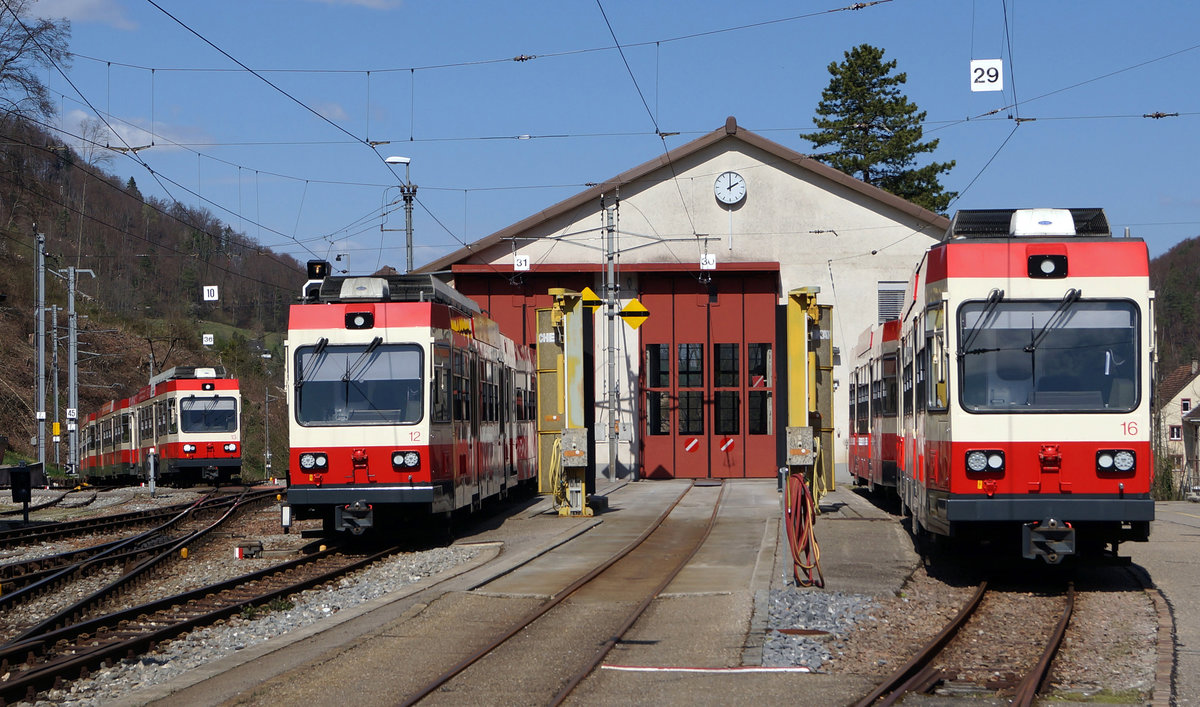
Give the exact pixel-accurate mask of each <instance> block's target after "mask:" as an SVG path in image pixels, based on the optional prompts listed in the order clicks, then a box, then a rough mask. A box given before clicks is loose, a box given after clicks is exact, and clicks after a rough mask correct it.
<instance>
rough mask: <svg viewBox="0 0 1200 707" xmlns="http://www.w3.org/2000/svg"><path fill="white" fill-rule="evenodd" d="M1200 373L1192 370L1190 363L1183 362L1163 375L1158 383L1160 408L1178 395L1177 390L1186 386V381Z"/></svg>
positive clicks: (1193, 378)
mask: <svg viewBox="0 0 1200 707" xmlns="http://www.w3.org/2000/svg"><path fill="white" fill-rule="evenodd" d="M1198 375H1200V373H1197V372H1194V371H1193V370H1192V364H1190V363H1185V364H1183V365H1182V366H1179V367H1178V368H1176V369H1175V370H1173V371H1171V372H1170V373H1168V374H1167V375H1165V376H1163V379H1162V381H1160V382H1159V384H1158V403H1159V405H1158V407H1159V409H1160V410H1161V409H1162V408H1163V407H1164V406H1166V405H1167V404H1168V403H1170V402H1171V401H1172V400H1174V399H1175V396H1176V395H1179V391H1181V390H1183V389H1184V388H1185V387H1187V384H1188V383H1191V382H1192V381H1193V380H1195V378H1196V376H1198Z"/></svg>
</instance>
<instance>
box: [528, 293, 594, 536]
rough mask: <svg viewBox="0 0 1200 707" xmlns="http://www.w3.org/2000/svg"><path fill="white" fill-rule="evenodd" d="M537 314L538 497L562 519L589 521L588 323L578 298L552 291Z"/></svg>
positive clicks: (570, 294)
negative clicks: (547, 497)
mask: <svg viewBox="0 0 1200 707" xmlns="http://www.w3.org/2000/svg"><path fill="white" fill-rule="evenodd" d="M550 295H551V296H552V297H553V298H554V304H553V305H552V306H550V307H547V308H539V309H538V310H537V328H538V339H537V341H538V345H537V375H538V380H537V383H538V392H537V404H538V491H539V492H540V493H543V494H553V496H554V507H555V508H556V509H557V510H558V514H559V515H560V516H590V515H592V509H591V508H589V507H588V505H587V499H588V489H587V478H588V446H589V444H588V435H587V426H586V424H585V417H584V414H585V408H584V401H585V396H584V392H585V391H584V356H583V346H584V335H583V325H584V317H586V316H588V315H589V312H588V310H587V308H586V307H585V306H584V305H583V304H582V303H581V299H580V293H578V292H573V291H571V290H565V289H562V288H552V289H551V290H550Z"/></svg>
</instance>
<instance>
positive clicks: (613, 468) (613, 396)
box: [604, 202, 620, 481]
mask: <svg viewBox="0 0 1200 707" xmlns="http://www.w3.org/2000/svg"><path fill="white" fill-rule="evenodd" d="M616 210H617V204H616V202H614V203H613V205H612V206H609V207H608V208H606V209H605V210H604V212H605V220H606V222H607V223H606V224H605V230H606V232H607V238H606V240H605V246H604V251H605V257H606V258H607V260H608V266H607V268H606V269H605V280H606V282H605V292H606V294H605V301H606V304H607V313H608V351H607V354H608V472H607V473H606V474H605V478H606V479H607V480H608V481H616V480H617V434H618V431H619V430H620V421H619V416H618V409H617V408H618V403H619V399H620V386H619V384H618V382H617V276H616V252H617V249H616V232H617V228H616V223H615V222H616Z"/></svg>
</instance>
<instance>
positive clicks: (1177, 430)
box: [1171, 425, 1183, 442]
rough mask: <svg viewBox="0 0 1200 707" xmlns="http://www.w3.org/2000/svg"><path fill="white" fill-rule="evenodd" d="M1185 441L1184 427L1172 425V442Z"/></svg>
mask: <svg viewBox="0 0 1200 707" xmlns="http://www.w3.org/2000/svg"><path fill="white" fill-rule="evenodd" d="M1181 439H1183V425H1171V441H1172V442H1178V441H1179V440H1181Z"/></svg>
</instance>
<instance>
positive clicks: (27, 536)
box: [0, 492, 273, 549]
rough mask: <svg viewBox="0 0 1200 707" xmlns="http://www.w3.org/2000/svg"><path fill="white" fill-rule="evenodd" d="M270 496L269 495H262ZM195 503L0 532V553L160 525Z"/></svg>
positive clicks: (212, 500) (211, 500) (213, 498)
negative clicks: (61, 540) (90, 535)
mask: <svg viewBox="0 0 1200 707" xmlns="http://www.w3.org/2000/svg"><path fill="white" fill-rule="evenodd" d="M263 493H273V492H263ZM222 498H228V496H224V497H223V496H219V495H217V494H215V493H212V494H209V495H207V496H205V497H204V499H202V500H203V505H201V506H200V508H201V509H203V508H204V507H205V506H206V505H209V504H212V505H220V504H221V503H222V501H221V499H222ZM195 504H196V502H194V501H193V502H188V503H177V504H173V505H170V506H163V507H161V508H152V509H148V510H144V511H130V512H128V513H115V514H112V515H102V516H93V517H90V518H81V519H79V520H70V521H61V522H54V523H42V524H36V525H35V524H30V525H27V526H22V527H18V528H8V529H5V530H0V549H6V548H13V547H21V546H25V545H36V544H38V543H43V542H48V541H51V540H56V539H58V538H64V537H71V536H75V535H81V534H99V533H108V532H113V531H119V532H121V533H125V532H127V531H128V530H129V529H130V527H133V526H137V525H148V524H150V523H155V522H162V521H164V520H166V519H169V518H172V517H174V516H176V515H178V514H179V513H181V512H183V511H186V510H188V509H190V508H192V507H193V506H194V505H195Z"/></svg>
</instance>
